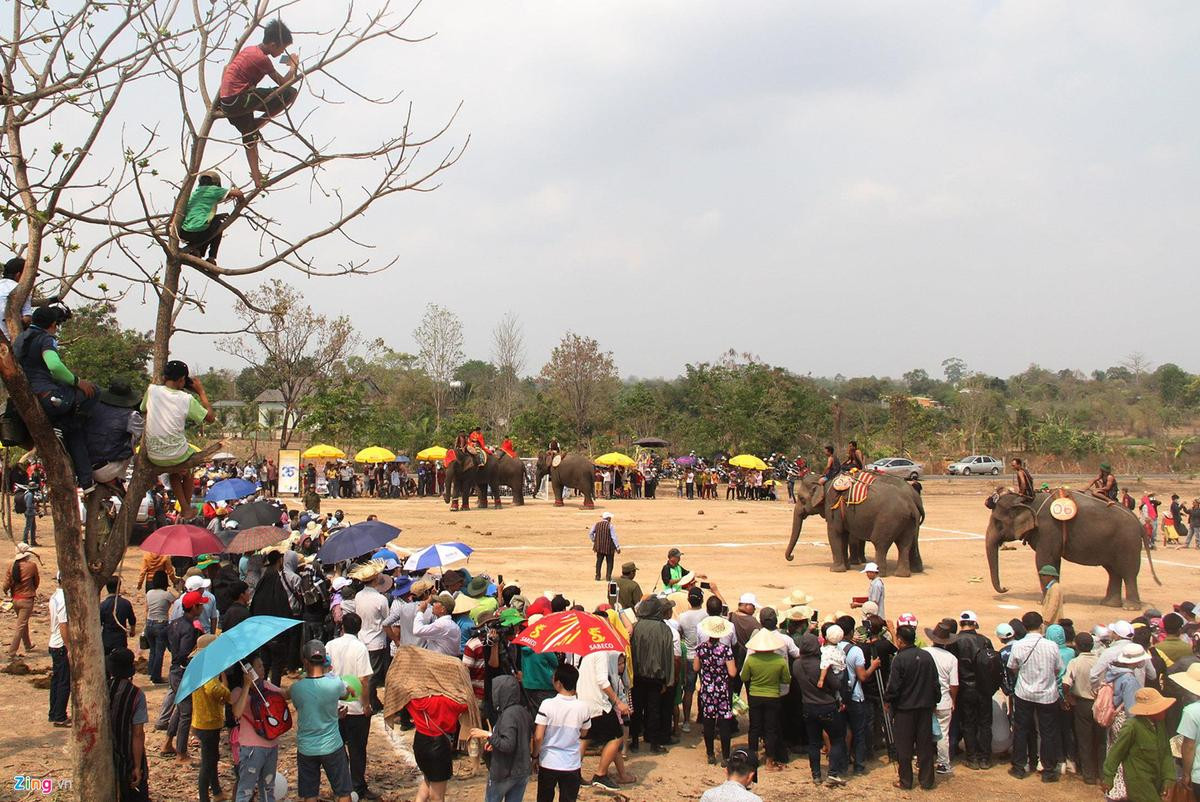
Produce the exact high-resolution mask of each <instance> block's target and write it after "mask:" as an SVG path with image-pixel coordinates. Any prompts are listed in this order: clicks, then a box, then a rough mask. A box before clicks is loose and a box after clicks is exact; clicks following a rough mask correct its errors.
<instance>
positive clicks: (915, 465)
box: [867, 457, 925, 479]
mask: <svg viewBox="0 0 1200 802" xmlns="http://www.w3.org/2000/svg"><path fill="white" fill-rule="evenodd" d="M867 470H869V471H875V472H876V473H886V474H888V475H889V476H901V477H903V478H905V479H920V478H921V472H922V471H924V470H925V466H924V465H922V464H921V463H919V462H913V461H912V460H910V459H908V458H907V457H885V458H884V459H877V460H875V461H874V462H872V463H871V464H870V465H868V466H867Z"/></svg>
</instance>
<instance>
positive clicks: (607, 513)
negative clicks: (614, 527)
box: [600, 510, 612, 521]
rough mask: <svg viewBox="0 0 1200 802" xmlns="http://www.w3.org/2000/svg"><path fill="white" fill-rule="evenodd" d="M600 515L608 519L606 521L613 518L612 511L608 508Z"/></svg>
mask: <svg viewBox="0 0 1200 802" xmlns="http://www.w3.org/2000/svg"><path fill="white" fill-rule="evenodd" d="M600 517H601V518H603V519H604V520H606V521H611V520H612V513H611V512H609V511H608V510H605V511H604V512H602V513H600Z"/></svg>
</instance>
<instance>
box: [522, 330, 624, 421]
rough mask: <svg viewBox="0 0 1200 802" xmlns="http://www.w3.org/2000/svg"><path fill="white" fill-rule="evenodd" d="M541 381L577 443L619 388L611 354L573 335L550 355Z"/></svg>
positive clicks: (567, 335) (585, 338)
mask: <svg viewBox="0 0 1200 802" xmlns="http://www.w3.org/2000/svg"><path fill="white" fill-rule="evenodd" d="M541 378H542V381H544V382H545V383H546V385H547V387H548V388H549V389H550V392H551V393H552V394H553V395H554V396H555V397H556V398H557V399H558V400H559V402H560V403H561V404H562V405H563V407H564V409H565V411H566V413H567V416H568V418H569V419H570V421H571V423H572V424H573V425H574V426H575V435H576V437H577V438H578V439H579V441H581V442H582V441H583V440H585V439H587V437H588V435H589V434H591V431H592V428H593V425H594V424H595V423H596V422H597V420H598V419H599V416H600V412H601V410H603V409H606V408H608V407H609V405H610V403H611V401H612V399H613V396H614V395H615V394H616V392H617V389H618V386H619V380H618V378H617V366H616V364H615V363H614V362H613V358H612V352H611V351H601V350H600V345H599V344H598V343H597V342H596V341H595V340H593V339H592V338H590V337H580V336H579V335H578V334H575V333H574V332H567V334H566V336H564V337H563V338H562V342H560V343H559V344H558V345H557V346H555V348H554V350H553V351H551V352H550V361H549V362H547V363H546V364H545V366H544V367H543V368H542V374H541Z"/></svg>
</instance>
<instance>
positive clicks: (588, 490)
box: [583, 484, 596, 510]
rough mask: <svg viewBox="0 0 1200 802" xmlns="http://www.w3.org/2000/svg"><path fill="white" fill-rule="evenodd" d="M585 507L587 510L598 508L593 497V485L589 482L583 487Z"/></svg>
mask: <svg viewBox="0 0 1200 802" xmlns="http://www.w3.org/2000/svg"><path fill="white" fill-rule="evenodd" d="M583 508H584V509H585V510H594V509H596V502H595V499H594V498H593V497H592V486H591V484H588V485H587V486H585V487H584V489H583Z"/></svg>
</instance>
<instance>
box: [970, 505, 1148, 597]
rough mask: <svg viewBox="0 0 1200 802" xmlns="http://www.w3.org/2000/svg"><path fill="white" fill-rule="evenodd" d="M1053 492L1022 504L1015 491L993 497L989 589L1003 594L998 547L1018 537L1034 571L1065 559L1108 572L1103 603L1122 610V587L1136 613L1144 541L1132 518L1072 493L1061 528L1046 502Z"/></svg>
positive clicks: (1118, 509)
mask: <svg viewBox="0 0 1200 802" xmlns="http://www.w3.org/2000/svg"><path fill="white" fill-rule="evenodd" d="M1056 492H1057V491H1052V492H1049V493H1047V492H1045V491H1039V492H1037V493H1034V496H1033V501H1026V500H1025V499H1024V498H1023V497H1021V496H1020V495H1018V494H1016V493H1003V494H1001V495H999V496H997V497H994V498H995V506H994V507H993V508H992V516H991V519H990V520H989V521H988V528H987V535H986V541H985V542H986V548H987V558H988V568H990V569H991V572H992V587H993V588H995V589H996V592H997V593H1007V592H1008V588H1005V587H1001V586H1000V562H999V553H1000V544H1001V543H1007V542H1010V541H1013V540H1016V539H1018V538H1020V539H1021V540H1022V541H1024V542H1025V543H1027V544H1028V545H1030V546H1031V547H1033V550H1034V553H1035V554H1036V555H1037V556H1036V557H1035V559H1034V570H1035V571H1036V570H1038V569H1039V568H1041V567H1042V566H1043V565H1052V566H1054V568H1055V569H1056V570H1058V569H1060V566H1061V564H1062V560H1064V559H1066V560H1069V561H1070V562H1073V563H1076V564H1078V565H1099V566H1102V567H1103V568H1104V570H1105V571H1107V572H1108V589H1107V590H1106V591H1105V593H1104V601H1103V602H1101V603H1102V604H1106V605H1108V606H1110V607H1120V606H1121V584H1122V583H1124V585H1125V600H1126V603H1127V605H1128V606H1129V607H1130V608H1131V609H1132V608H1135V607H1136V608H1137V609H1141V607H1140V605H1141V598H1140V596H1139V595H1138V585H1137V577H1138V571H1140V570H1141V567H1142V549H1143V548H1144V547H1145V545H1146V542H1145V539H1144V537H1143V534H1144V532H1143V530H1142V525H1141V524H1140V523H1139V522H1138V519H1137V517H1136V516H1135V515H1134V514H1133V513H1131V512H1130V511H1129V510H1127V509H1125V508H1124V507H1122V506H1121V505H1120V504H1107V503H1106V502H1104V501H1101V500H1100V499H1098V498H1095V497H1094V496H1090V495H1086V494H1082V493H1072V494H1071V498H1072V499H1074V501H1075V504H1076V507H1077V510H1078V511H1077V512H1076V514H1075V517H1074V518H1073V519H1072V520H1070V521H1068V522H1067V524H1066V527H1065V532H1064V526H1063V524H1062V522H1060V521H1057V520H1055V519H1054V518H1053V517H1052V516H1051V515H1050V505H1049V503H1048V502H1049V501H1050V500H1051V498H1053V496H1054V495H1055V494H1056ZM1146 556H1147V557H1148V558H1150V573H1151V574H1152V575H1153V576H1154V581H1155V582H1158V584H1160V585H1161V584H1162V582H1160V581H1159V579H1158V574H1157V573H1155V571H1154V559H1153V558H1152V557H1151V555H1150V551H1149V550H1148V549H1147V550H1146Z"/></svg>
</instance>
